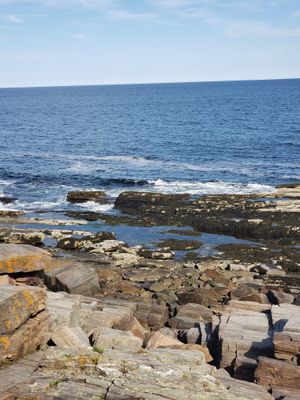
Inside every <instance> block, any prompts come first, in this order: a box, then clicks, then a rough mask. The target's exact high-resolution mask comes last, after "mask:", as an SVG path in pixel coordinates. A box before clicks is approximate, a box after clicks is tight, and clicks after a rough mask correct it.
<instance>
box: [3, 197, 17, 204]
mask: <svg viewBox="0 0 300 400" xmlns="http://www.w3.org/2000/svg"><path fill="white" fill-rule="evenodd" d="M15 200H16V198H15V197H9V196H0V203H2V204H11V203H13V202H14V201H15Z"/></svg>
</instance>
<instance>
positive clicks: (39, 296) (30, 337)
mask: <svg viewBox="0 0 300 400" xmlns="http://www.w3.org/2000/svg"><path fill="white" fill-rule="evenodd" d="M45 298H46V293H45V290H44V289H41V288H32V287H18V286H5V285H3V286H1V290H0V365H1V364H3V363H6V362H7V361H11V360H15V359H17V358H19V357H22V356H24V355H25V354H27V353H30V352H32V351H35V350H36V349H37V348H38V347H40V346H42V345H43V344H45V343H46V342H47V340H48V338H49V335H48V331H49V324H50V318H49V313H48V311H46V310H45Z"/></svg>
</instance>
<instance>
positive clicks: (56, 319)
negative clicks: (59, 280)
mask: <svg viewBox="0 0 300 400" xmlns="http://www.w3.org/2000/svg"><path fill="white" fill-rule="evenodd" d="M111 303H112V305H109V304H105V303H102V302H100V301H99V300H97V299H95V298H92V297H83V296H79V295H70V294H67V293H63V292H60V293H52V292H47V309H48V310H49V312H50V315H51V329H50V330H51V332H53V331H54V330H55V329H56V328H57V327H61V326H68V327H78V326H80V327H81V328H82V329H83V331H84V332H85V333H86V334H87V335H88V336H89V335H90V334H91V332H92V331H93V330H94V329H96V328H99V327H101V326H103V327H108V328H112V327H114V326H121V325H122V324H125V322H127V321H128V320H129V319H130V318H131V317H132V316H133V312H134V311H135V309H136V305H135V304H128V303H126V302H124V301H122V302H121V304H119V303H117V300H116V301H115V302H113V301H111ZM124 321H125V322H124Z"/></svg>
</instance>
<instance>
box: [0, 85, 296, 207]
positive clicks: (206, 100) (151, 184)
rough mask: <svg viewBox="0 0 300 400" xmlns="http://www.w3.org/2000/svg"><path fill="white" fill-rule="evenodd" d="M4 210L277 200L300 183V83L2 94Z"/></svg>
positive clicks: (8, 91) (67, 89)
mask: <svg viewBox="0 0 300 400" xmlns="http://www.w3.org/2000/svg"><path fill="white" fill-rule="evenodd" d="M0 137H1V141H0V150H1V151H0V196H12V197H14V198H15V201H14V202H13V203H12V204H7V205H5V204H0V207H1V208H2V209H22V210H47V211H51V210H65V209H72V207H76V209H78V208H79V209H80V208H81V209H85V210H91V211H109V210H110V209H111V208H112V205H111V204H107V205H99V204H95V203H92V202H89V203H86V204H82V205H76V206H72V205H70V204H68V203H67V202H66V194H67V192H68V191H70V190H77V189H99V190H105V191H106V192H107V193H108V195H109V196H110V198H111V199H113V198H115V197H116V196H117V195H118V193H120V192H122V191H128V190H139V191H155V192H165V193H191V194H193V195H201V194H215V193H257V192H265V193H271V192H273V191H274V188H275V186H276V185H278V184H281V183H286V182H297V181H300V156H299V154H300V79H294V80H272V81H241V82H209V83H178V84H151V85H150V84H149V85H148V84H145V85H114V86H80V87H75V86H74V87H53V88H24V89H0Z"/></svg>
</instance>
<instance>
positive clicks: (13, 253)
mask: <svg viewBox="0 0 300 400" xmlns="http://www.w3.org/2000/svg"><path fill="white" fill-rule="evenodd" d="M50 261H51V256H50V254H49V253H48V252H47V251H45V250H41V249H38V248H36V247H33V246H29V245H25V244H23V245H21V244H2V243H1V244H0V274H6V273H8V274H12V273H16V272H33V271H40V270H43V269H44V268H46V267H47V266H48V265H49V263H50Z"/></svg>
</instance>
